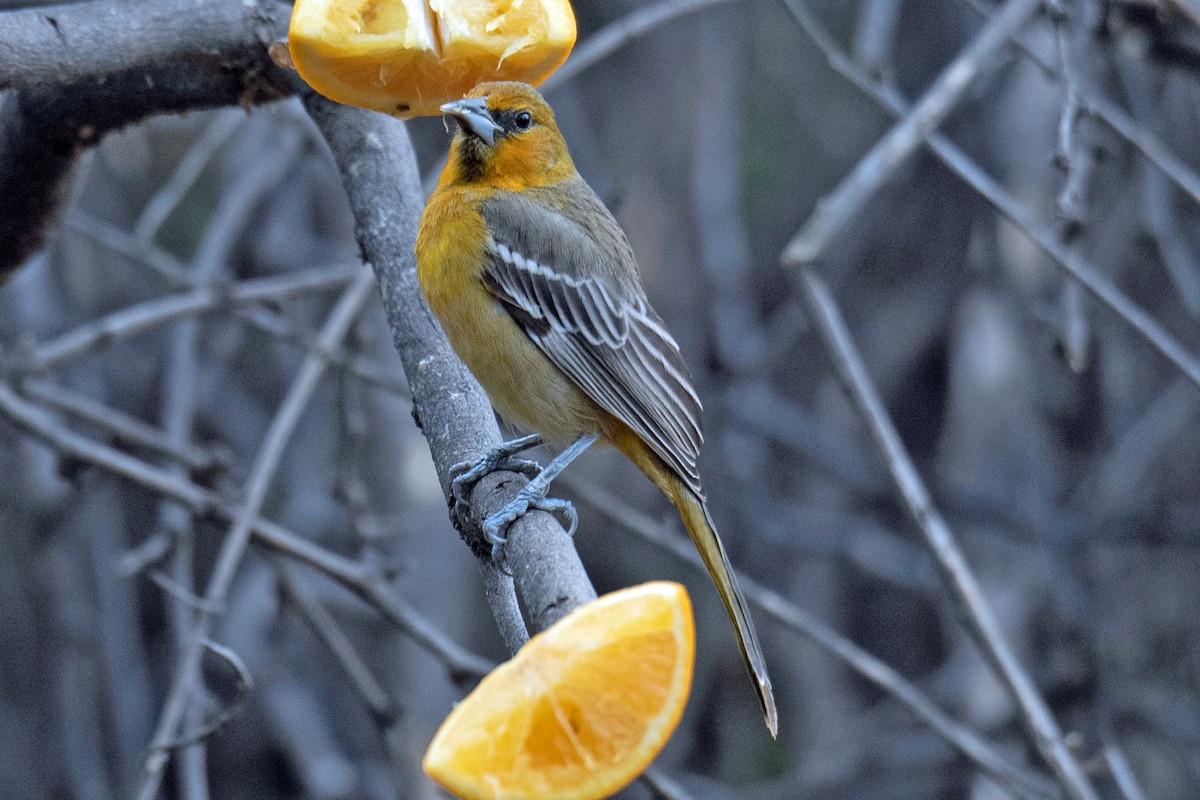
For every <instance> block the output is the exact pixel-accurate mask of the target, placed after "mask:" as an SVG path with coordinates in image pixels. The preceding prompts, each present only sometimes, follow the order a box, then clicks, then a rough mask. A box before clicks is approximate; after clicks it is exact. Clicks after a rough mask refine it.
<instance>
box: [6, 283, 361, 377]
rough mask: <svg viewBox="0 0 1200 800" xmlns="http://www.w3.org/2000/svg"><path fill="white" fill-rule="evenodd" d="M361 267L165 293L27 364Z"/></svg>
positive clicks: (41, 349)
mask: <svg viewBox="0 0 1200 800" xmlns="http://www.w3.org/2000/svg"><path fill="white" fill-rule="evenodd" d="M363 271H364V270H363V267H362V266H361V265H355V266H334V267H324V268H318V269H310V270H304V271H302V272H295V273H289V274H287V275H280V276H275V277H270V278H254V279H251V280H247V281H241V282H239V283H235V284H233V285H232V286H227V287H203V288H199V289H193V290H192V291H190V292H183V293H180V294H174V295H169V296H167V297H160V298H157V299H155V300H150V301H148V302H145V303H140V304H138V305H135V306H127V307H125V308H122V309H120V310H119V311H114V312H113V313H111V314H109V315H107V316H104V317H100V318H98V319H94V320H90V321H89V322H86V323H84V324H83V325H80V326H79V327H78V328H75V329H73V330H70V331H68V332H66V333H64V334H62V335H60V336H58V337H57V338H55V339H51V340H50V341H48V342H43V343H42V344H40V345H35V346H33V347H32V348H31V349H30V350H29V352H28V353H27V354H25V360H24V362H23V363H22V366H23V367H24V368H25V369H26V371H29V372H40V371H45V370H47V369H50V368H51V367H54V366H57V365H58V364H60V363H62V362H64V361H66V360H68V359H71V358H75V357H78V356H80V355H83V354H85V353H89V352H91V351H93V350H96V349H98V348H100V347H103V346H105V345H108V344H111V343H113V342H117V341H120V340H122V339H126V338H128V337H130V336H134V335H136V334H138V333H142V332H144V331H146V330H149V329H150V328H153V327H156V326H158V325H162V324H165V323H167V322H171V321H173V320H176V319H179V318H181V317H186V316H188V315H190V314H200V313H203V312H206V311H215V310H218V309H220V308H222V307H224V305H225V304H227V303H235V304H236V303H255V302H259V301H262V300H279V299H283V298H287V297H291V296H293V295H298V294H307V293H309V292H316V291H323V290H325V289H330V288H335V287H337V286H340V285H342V284H344V283H346V282H347V281H349V280H351V279H353V278H354V276H355V275H358V274H360V273H362V272H363Z"/></svg>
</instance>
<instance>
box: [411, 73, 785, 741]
mask: <svg viewBox="0 0 1200 800" xmlns="http://www.w3.org/2000/svg"><path fill="white" fill-rule="evenodd" d="M440 110H441V111H442V113H444V114H446V115H448V116H450V117H452V118H453V119H454V120H455V122H457V130H456V131H455V133H454V136H453V139H452V140H451V143H450V150H449V154H448V156H447V160H446V164H445V167H444V168H443V170H442V172H441V175H440V177H439V179H438V182H437V185H436V187H435V188H434V191H433V192H432V193H431V194H430V196H429V199H428V201H427V203H426V206H425V209H424V212H423V213H422V215H421V221H420V225H419V227H418V232H417V243H416V262H417V275H418V279H419V282H420V285H421V289H422V292H423V294H424V296H425V299H426V301H427V303H428V305H429V308H430V309H431V310H432V311H433V313H434V316H436V317H437V319H438V321H439V322H440V324H441V327H442V329H443V331H444V332H445V334H446V337H447V339H448V340H449V342H450V345H451V347H452V348H453V349H454V351H455V352H456V353H457V355H458V356H459V358H460V359H461V360H462V361H463V362H464V363H465V364H466V365H467V367H468V368H469V369H470V370H471V372H472V373H473V374H474V375H475V377H476V379H477V380H478V381H479V383H480V385H481V386H482V387H483V389H484V391H485V392H486V393H487V395H488V397H489V399H490V400H491V402H492V405H493V406H494V407H495V409H496V411H497V412H498V413H499V415H500V417H501V418H503V419H504V420H505V421H506V422H508V423H509V424H512V425H514V426H516V427H519V428H524V429H526V430H529V431H534V432H535V433H534V434H533V435H532V436H528V437H525V438H523V439H518V440H515V441H514V442H513V443H511V444H510V445H502V446H501V447H500V448H498V449H497V450H496V451H494V452H493V453H490V454H489V455H487V456H485V457H483V458H481V459H480V460H479V461H478V462H475V463H474V464H473V465H472V466H471V467H470V468H469V469H465V470H463V471H461V473H460V474H459V477H458V478H457V479H456V483H455V494H456V495H461V494H462V493H461V491H460V489H461V487H462V485H463V482H464V481H472V480H476V479H478V477H480V476H481V475H483V474H485V473H486V472H487V471H488V470H490V469H493V468H496V467H497V466H504V465H506V464H507V463H509V460H510V459H511V457H512V456H513V455H514V454H515V453H517V452H520V450H521V449H523V448H525V447H527V446H530V445H531V444H536V443H537V442H539V441H541V440H542V438H543V437H544V438H545V439H546V440H549V441H551V442H556V443H564V442H567V443H570V444H569V446H567V447H566V449H564V450H563V451H562V452H561V453H560V454H559V455H558V456H557V457H555V458H554V459H553V460H552V461H551V462H550V463H549V464H547V465H546V467H545V468H544V469H542V470H541V471H540V472H539V473H538V474H537V475H536V477H534V479H533V480H532V481H531V482H530V483H529V485H528V486H526V487H525V489H523V490H522V492H521V493H520V494H518V496H517V498H516V499H515V500H514V501H513V502H512V503H510V504H509V505H507V506H506V507H505V508H503V509H501V510H500V511H498V512H496V513H495V514H493V515H492V516H490V517H489V518H488V519H487V520H485V522H484V524H483V528H484V532H485V534H486V536H487V538H488V539H489V540H490V541H491V542H492V544H493V554H494V555H498V553H499V552H500V548H501V547H502V545H503V544H504V541H505V539H504V536H503V533H504V531H505V530H506V529H507V526H508V525H509V524H511V522H513V521H514V520H515V519H516V518H518V517H519V516H520V515H521V514H523V513H525V511H526V510H527V509H529V508H542V509H546V510H549V511H554V512H559V513H561V514H562V515H563V516H564V517H566V518H567V520H568V522H569V527H570V529H571V532H574V527H575V515H574V511H573V509H571V508H570V506H569V504H568V503H566V501H563V500H554V499H550V498H546V497H545V494H546V491H547V489H548V488H549V483H550V481H551V480H552V479H553V478H554V477H555V476H556V475H557V474H558V473H559V472H560V471H561V470H562V469H563V468H564V467H565V466H566V465H567V464H568V463H570V461H571V460H573V459H574V458H575V457H576V456H578V455H579V454H580V453H582V452H583V451H584V450H586V449H587V448H588V447H589V446H590V445H591V444H593V443H594V442H596V441H601V442H603V443H605V444H608V445H611V446H614V447H615V448H616V449H617V450H619V451H620V452H621V453H623V454H624V455H625V456H626V457H627V458H628V459H629V460H630V461H632V462H633V464H634V465H635V466H637V467H638V469H640V470H641V471H642V472H643V473H644V474H645V475H646V476H647V477H648V478H649V479H650V480H651V481H652V482H653V483H654V484H655V485H656V486H657V487H658V488H659V489H660V490H661V491H662V492H663V494H665V495H666V496H667V498H668V499H669V500H670V501H671V502H672V504H673V505H674V506H675V508H676V509H677V511H678V513H679V515H680V518H681V520H682V522H683V525H684V527H685V528H686V529H687V532H688V534H689V535H690V537H691V539H692V542H693V543H694V544H695V546H696V548H697V550H698V551H699V552H700V555H701V557H702V558H703V561H704V563H705V565H706V567H707V568H708V572H709V575H710V576H711V577H712V580H713V583H714V584H715V585H716V588H717V592H718V593H719V594H720V596H721V599H722V601H723V602H724V605H725V608H726V610H727V611H728V613H729V616H730V619H731V620H732V623H733V628H734V632H735V633H736V636H737V640H738V643H739V645H740V648H741V654H742V657H743V660H744V661H745V663H746V667H747V670H748V672H749V673H750V676H751V678H752V680H753V682H754V687H755V689H756V691H757V694H758V699H759V703H760V705H761V707H762V712H763V718H764V720H765V722H766V725H767V728H768V730H769V731H770V733H771V735H772V736H776V735H777V733H778V725H779V722H778V713H777V710H776V705H775V698H774V692H773V690H772V688H771V679H770V676H769V675H768V672H767V665H766V659H765V658H764V655H763V651H762V647H761V645H760V644H759V639H758V635H757V633H756V632H755V629H754V623H753V621H752V620H751V617H750V608H749V605H748V603H747V602H746V597H745V595H744V594H743V593H742V590H741V588H740V587H739V586H738V582H737V578H736V577H735V575H734V572H733V567H732V566H731V565H730V563H729V557H728V555H727V554H726V552H725V547H724V545H723V544H722V542H721V537H720V536H719V535H718V533H717V529H716V526H715V525H714V524H713V521H712V516H711V515H710V514H709V510H708V505H707V503H706V502H705V496H704V490H703V487H702V485H701V482H700V472H699V469H698V466H697V461H698V457H699V454H700V447H701V443H702V440H703V436H702V432H701V421H700V415H701V404H700V398H699V397H698V395H697V393H696V389H695V387H694V384H693V381H692V378H691V375H690V373H689V371H688V368H687V365H686V364H685V362H684V360H683V357H682V356H681V355H680V351H679V345H678V344H677V343H676V341H675V339H674V338H673V337H672V336H671V334H670V332H669V331H668V330H667V328H666V326H665V325H664V324H663V321H662V319H661V318H660V317H659V315H658V314H657V313H655V311H654V309H653V308H652V307H651V305H650V302H649V300H648V299H647V296H646V292H645V290H644V289H643V288H642V284H641V278H640V276H639V272H638V267H637V263H636V261H635V259H634V254H633V250H632V248H631V246H630V244H629V241H628V239H627V238H626V236H625V233H624V232H623V231H622V230H621V227H620V225H619V224H618V223H617V221H616V219H615V218H614V217H613V215H612V213H611V212H610V211H609V210H608V208H606V207H605V205H604V203H603V202H602V201H601V200H600V198H599V197H597V195H596V193H595V192H594V191H593V190H592V189H591V187H590V186H588V184H587V183H586V182H585V181H584V180H583V178H582V177H581V176H580V175H579V172H578V171H577V170H576V168H575V164H574V162H573V161H572V160H571V155H570V153H569V151H568V149H567V145H566V142H565V141H564V139H563V137H562V134H561V133H560V132H559V129H558V126H557V123H556V122H555V118H554V112H553V111H552V109H551V108H550V106H549V104H548V103H547V102H546V101H545V99H544V98H543V97H542V96H541V94H539V93H538V91H537V90H536V89H534V88H533V87H532V86H529V85H527V84H524V83H517V82H507V81H506V82H489V83H482V84H479V85H478V86H476V87H475V88H474V89H473V90H471V91H470V92H468V93H467V95H466V96H465V97H464V98H463V99H461V100H457V101H454V102H449V103H446V104H445V105H442V106H441V108H440ZM521 464H522V465H527V464H528V462H521Z"/></svg>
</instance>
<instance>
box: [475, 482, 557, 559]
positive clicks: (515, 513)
mask: <svg viewBox="0 0 1200 800" xmlns="http://www.w3.org/2000/svg"><path fill="white" fill-rule="evenodd" d="M531 487H532V484H531V485H530V486H526V487H525V488H524V489H522V490H521V491H519V492H518V493H517V496H516V497H514V498H513V499H512V500H511V501H510V502H509V503H508V504H507V505H506V506H504V508H502V509H500V510H499V511H497V512H496V513H495V514H492V515H491V516H489V517H488V518H487V519H485V520H484V521H483V536H484V538H485V539H487V541H488V542H490V543H491V545H492V560H493V561H499V560H500V559H501V556H502V555H503V553H504V545H505V544H506V543H507V542H508V539H507V537H505V535H504V534H506V533H507V532H508V528H509V526H510V525H512V524H513V523H514V522H516V521H517V520H518V519H520V518H521V517H523V516H524V515H525V514H526V513H527V512H529V511H530V510H536V511H548V512H549V513H551V514H554V515H555V516H557V517H558V518H559V519H560V520H561V521H562V523H563V526H564V527H565V528H566V529H567V535H568V536H574V535H575V529H576V528H578V527H579V514H577V513H576V511H575V506H574V505H572V504H571V502H570V501H569V500H560V499H558V498H554V497H545V496H544V495H542V493H541V492H540V491H538V490H537V488H533V489H532V490H531Z"/></svg>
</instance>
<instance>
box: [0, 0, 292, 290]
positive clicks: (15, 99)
mask: <svg viewBox="0 0 1200 800" xmlns="http://www.w3.org/2000/svg"><path fill="white" fill-rule="evenodd" d="M289 14H290V9H289V7H288V6H287V5H285V4H283V3H280V2H275V0H263V1H262V2H253V0H246V2H237V3H231V2H227V1H226V0H200V2H194V1H193V0H169V1H168V2H161V3H158V2H144V3H141V4H140V7H139V8H138V9H137V13H130V7H129V3H128V2H124V1H123V0H97V2H90V3H78V4H74V5H67V6H56V7H54V9H53V12H52V13H51V12H50V11H49V10H48V9H45V8H35V9H26V10H21V11H8V12H2V13H0V25H3V26H4V28H5V36H4V37H3V38H2V39H0V89H2V88H10V87H16V88H17V91H15V92H12V93H11V94H9V95H8V96H7V98H6V102H4V104H3V106H0V282H3V281H4V280H5V279H6V278H7V277H8V276H9V275H10V274H11V273H12V271H13V270H15V269H16V268H17V267H18V266H20V265H21V263H22V262H23V261H24V260H25V259H26V258H27V257H28V256H29V255H30V254H32V253H33V251H34V250H36V249H37V248H38V247H39V246H40V245H41V242H42V239H43V237H44V235H45V231H46V227H47V225H48V223H49V220H50V219H51V218H52V217H53V215H54V212H55V210H56V209H57V207H58V205H59V202H60V201H61V199H62V187H63V184H64V182H65V179H66V176H67V174H68V172H69V170H70V168H71V165H72V164H73V163H74V161H75V158H76V157H77V156H78V155H79V153H81V152H82V151H83V150H85V149H87V148H89V147H91V146H93V145H95V144H96V143H97V142H99V141H100V139H101V138H102V137H103V136H104V134H106V133H108V132H109V131H113V130H116V129H118V128H121V127H123V126H125V125H128V124H129V123H131V122H136V121H139V120H142V119H145V118H146V117H148V116H151V115H153V114H162V113H171V112H183V111H192V110H196V109H201V108H215V107H219V106H230V105H240V106H243V107H249V106H252V105H257V104H259V103H264V102H268V101H270V100H276V99H278V98H280V97H284V96H286V95H289V94H291V93H293V92H294V90H295V89H294V87H295V83H294V81H295V79H294V77H293V76H291V75H289V74H288V73H286V72H285V71H284V70H281V69H280V68H279V67H277V66H276V65H275V64H274V63H272V61H271V60H270V58H269V57H268V55H267V47H268V45H269V44H270V43H271V42H272V41H274V40H275V39H280V38H283V36H284V33H285V32H286V30H287V20H288V16H289Z"/></svg>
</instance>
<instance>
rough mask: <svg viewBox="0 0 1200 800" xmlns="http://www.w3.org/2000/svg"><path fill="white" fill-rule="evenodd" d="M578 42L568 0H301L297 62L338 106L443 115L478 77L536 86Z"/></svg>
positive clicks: (295, 30)
mask: <svg viewBox="0 0 1200 800" xmlns="http://www.w3.org/2000/svg"><path fill="white" fill-rule="evenodd" d="M574 44H575V14H574V13H573V12H572V11H571V4H570V2H569V1H568V0H296V4H295V6H294V7H293V9H292V24H291V28H290V29H289V31H288V50H289V51H290V53H291V57H292V63H293V64H294V65H295V66H296V69H297V70H298V71H299V72H300V75H301V77H303V78H304V80H305V81H307V82H308V84H309V85H310V86H312V87H313V88H314V89H316V90H317V91H318V92H320V93H321V94H323V95H325V96H326V97H328V98H329V99H331V100H336V101H338V102H339V103H346V104H349V105H355V106H361V107H362V108H371V109H374V110H376V111H384V112H386V113H389V114H395V115H398V116H403V117H410V116H417V115H421V114H437V113H439V112H438V106H440V105H442V104H443V103H447V102H449V101H451V100H458V99H459V98H461V97H462V96H463V95H464V94H465V93H466V92H467V91H468V90H470V89H471V88H472V87H473V86H475V84H477V83H480V82H481V81H496V80H516V81H525V82H526V83H532V84H535V85H536V84H538V83H540V82H541V81H543V80H545V79H546V77H547V76H549V75H550V73H552V72H554V70H556V69H558V67H559V65H561V64H562V63H563V61H565V60H566V58H567V54H568V53H570V52H571V47H572V46H573V45H574Z"/></svg>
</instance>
